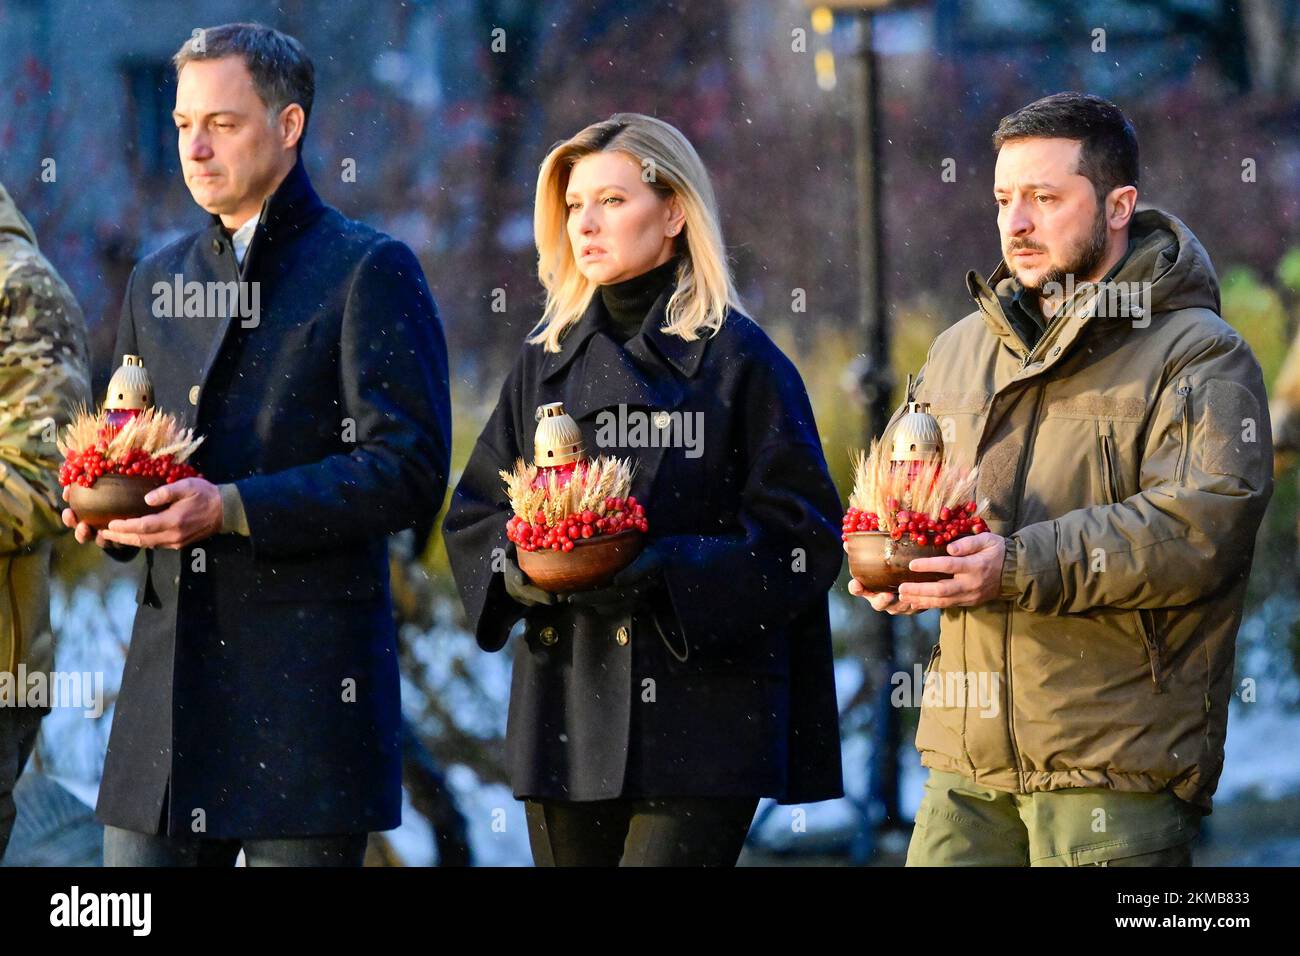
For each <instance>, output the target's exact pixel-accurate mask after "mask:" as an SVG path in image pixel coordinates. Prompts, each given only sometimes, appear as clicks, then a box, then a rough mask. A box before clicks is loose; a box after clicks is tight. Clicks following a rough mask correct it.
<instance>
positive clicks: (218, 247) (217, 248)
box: [212, 239, 221, 255]
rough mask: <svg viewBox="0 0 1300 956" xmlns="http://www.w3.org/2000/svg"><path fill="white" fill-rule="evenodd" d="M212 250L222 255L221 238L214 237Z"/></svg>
mask: <svg viewBox="0 0 1300 956" xmlns="http://www.w3.org/2000/svg"><path fill="white" fill-rule="evenodd" d="M212 251H213V252H215V253H216V254H217V255H221V240H220V239H213V240H212Z"/></svg>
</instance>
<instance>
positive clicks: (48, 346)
mask: <svg viewBox="0 0 1300 956" xmlns="http://www.w3.org/2000/svg"><path fill="white" fill-rule="evenodd" d="M88 364H89V363H88V361H87V357H86V327H85V322H84V320H83V319H82V315H81V309H80V308H79V307H78V306H77V302H76V299H74V298H73V296H72V292H71V291H70V290H69V289H68V287H67V285H65V284H64V282H63V280H62V279H60V278H59V275H58V273H57V272H55V271H54V267H53V266H51V265H50V263H49V262H48V261H47V260H46V258H45V257H44V256H43V255H41V253H40V250H39V249H38V248H37V246H36V237H35V235H34V234H33V232H32V227H31V225H30V224H29V223H28V222H27V220H26V219H24V218H23V215H22V213H20V212H19V211H18V208H17V207H16V206H15V205H14V202H13V200H12V199H10V198H9V193H8V192H6V191H5V188H4V186H2V185H0V859H2V858H3V857H4V851H5V848H6V846H7V845H8V843H9V834H10V831H11V830H12V828H13V821H14V803H13V787H14V783H15V781H16V780H17V779H18V775H19V774H20V773H21V772H22V769H23V765H24V764H25V763H26V762H27V757H28V755H29V754H30V753H31V750H32V747H33V745H34V744H35V742H36V734H37V730H38V729H39V727H40V719H41V717H42V716H44V714H45V713H47V712H48V710H49V703H50V699H49V696H48V695H49V688H50V686H51V682H50V681H49V678H48V673H49V671H50V668H52V667H53V666H54V646H53V644H54V641H53V636H52V635H51V633H50V581H49V575H50V551H51V543H50V541H51V539H52V538H53V537H54V535H56V534H60V533H62V532H63V530H64V528H63V521H62V519H61V518H60V512H61V510H62V509H61V498H60V495H59V484H58V477H57V476H58V467H59V458H58V451H57V449H56V447H55V439H56V438H57V434H58V432H59V430H61V429H62V428H63V427H64V426H65V425H66V424H67V423H68V421H69V420H70V418H71V412H72V409H73V408H74V407H75V406H76V405H78V404H80V403H85V402H88V401H89V399H90V382H89V367H88ZM38 674H45V675H47V676H46V677H45V679H44V681H43V682H41V681H40V680H39V679H34V675H38ZM32 688H36V689H37V693H35V694H33V695H31V696H29V694H28V691H29V690H30V689H32ZM42 688H43V689H42Z"/></svg>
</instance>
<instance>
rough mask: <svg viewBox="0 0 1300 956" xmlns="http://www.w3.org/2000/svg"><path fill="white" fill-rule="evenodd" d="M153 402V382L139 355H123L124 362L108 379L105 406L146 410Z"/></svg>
mask: <svg viewBox="0 0 1300 956" xmlns="http://www.w3.org/2000/svg"><path fill="white" fill-rule="evenodd" d="M152 404H153V382H151V381H150V380H149V371H148V369H146V368H145V367H144V359H142V358H141V357H140V356H138V355H123V356H122V364H121V366H119V368H118V369H117V371H116V372H114V373H113V377H112V378H111V379H109V380H108V394H107V395H106V396H105V397H104V408H105V409H106V410H108V411H119V410H125V409H133V410H135V411H144V410H145V409H146V408H148V407H149V406H151V405H152Z"/></svg>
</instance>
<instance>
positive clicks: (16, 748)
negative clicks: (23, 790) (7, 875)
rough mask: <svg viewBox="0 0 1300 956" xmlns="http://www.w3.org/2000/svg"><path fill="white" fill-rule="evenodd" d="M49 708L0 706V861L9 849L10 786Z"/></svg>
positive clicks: (13, 809)
mask: <svg viewBox="0 0 1300 956" xmlns="http://www.w3.org/2000/svg"><path fill="white" fill-rule="evenodd" d="M47 713H49V708H48V707H46V708H31V707H0V860H3V859H4V857H5V850H6V849H7V848H8V846H9V835H10V834H11V833H12V832H13V828H14V819H15V817H16V815H17V808H16V807H15V806H14V785H15V784H16V783H17V782H18V778H19V777H21V776H22V773H23V767H24V766H26V764H27V758H28V757H30V756H31V753H32V748H33V747H35V746H36V737H37V735H38V734H39V733H40V730H41V718H42V717H44V716H45V715H46V714H47Z"/></svg>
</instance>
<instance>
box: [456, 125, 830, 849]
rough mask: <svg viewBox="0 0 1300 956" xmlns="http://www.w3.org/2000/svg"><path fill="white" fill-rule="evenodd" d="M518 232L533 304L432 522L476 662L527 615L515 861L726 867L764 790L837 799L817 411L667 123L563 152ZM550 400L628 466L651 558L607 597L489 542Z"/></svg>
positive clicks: (511, 758) (689, 156) (515, 777)
mask: <svg viewBox="0 0 1300 956" xmlns="http://www.w3.org/2000/svg"><path fill="white" fill-rule="evenodd" d="M534 232H535V237H536V242H537V250H538V272H539V277H540V279H541V282H542V285H543V286H544V287H545V289H546V306H545V309H544V311H543V313H542V316H541V319H540V321H539V322H538V324H537V326H536V328H535V329H534V331H533V334H532V335H530V336H529V338H528V339H527V340H526V341H525V342H524V344H523V347H522V348H521V350H520V354H519V358H518V361H517V362H516V363H515V366H514V369H513V371H512V372H511V373H510V375H509V377H508V378H507V379H506V382H505V384H504V386H503V387H502V389H501V395H500V400H499V401H498V403H497V406H496V409H495V410H494V411H493V413H492V415H491V418H490V419H489V421H488V423H487V425H486V427H485V428H484V429H483V433H482V434H481V435H480V436H479V439H478V442H477V444H476V445H475V447H474V450H473V452H472V454H471V456H470V460H469V463H468V464H467V466H466V468H465V472H464V475H463V477H462V478H461V481H460V484H459V485H458V487H457V488H456V491H455V495H454V498H453V501H452V504H451V507H450V510H449V512H448V515H447V520H446V523H445V529H444V534H445V537H446V542H447V550H448V552H449V554H450V557H451V565H452V570H453V572H454V574H455V578H456V583H457V586H458V587H459V589H460V593H461V596H462V598H463V600H464V603H465V608H466V611H467V613H468V617H469V620H470V624H471V626H472V628H473V629H474V632H475V634H476V636H477V639H478V642H479V644H480V646H481V647H483V649H484V650H488V651H496V650H500V649H501V648H502V647H504V646H505V645H506V644H507V643H508V639H509V636H510V634H511V631H512V628H513V627H514V625H515V624H516V623H517V622H518V621H519V620H520V619H521V618H522V619H523V621H524V627H523V628H522V633H521V634H520V636H519V637H518V639H517V640H516V642H515V648H514V654H515V658H514V672H513V681H512V686H511V694H510V712H509V719H508V724H507V729H506V749H507V758H508V764H509V769H510V779H511V784H512V786H513V789H514V793H515V796H516V797H518V798H520V799H523V800H524V801H525V802H526V812H527V818H528V827H529V839H530V843H531V845H532V850H533V857H534V860H535V861H536V862H537V864H538V865H560V866H564V865H617V864H622V865H625V866H626V865H723V866H729V865H734V864H735V862H736V859H737V857H738V856H739V854H740V850H741V848H742V846H743V844H744V841H745V837H746V835H747V833H748V830H749V824H750V822H751V820H752V818H753V814H754V810H755V807H756V805H757V802H758V800H759V798H761V797H764V796H770V797H774V798H776V799H777V800H778V801H780V802H782V803H805V802H811V801H816V800H825V799H829V798H833V797H838V796H840V795H841V794H842V792H843V791H842V784H841V775H840V752H839V727H838V714H837V709H836V703H835V687H834V682H833V679H832V672H831V644H830V630H829V624H828V620H827V598H826V592H827V589H828V588H829V587H830V586H831V585H832V584H833V582H834V581H835V578H836V575H837V574H838V572H839V568H840V560H841V554H840V545H839V521H838V515H839V512H840V507H839V503H838V498H837V495H836V492H835V489H834V486H833V485H832V484H831V480H830V477H829V475H828V474H827V471H826V463H825V460H824V458H823V455H822V451H821V443H820V441H819V439H818V436H817V429H816V425H815V423H814V421H813V415H812V410H811V408H810V407H809V404H808V399H807V396H806V394H805V391H804V387H803V382H802V381H801V380H800V378H799V375H798V373H797V372H796V370H795V368H794V366H793V365H792V364H791V363H790V361H789V360H788V359H787V358H786V357H785V355H783V354H782V353H781V351H780V350H779V349H777V348H776V346H775V345H773V344H772V342H771V341H770V340H769V339H768V337H767V336H766V335H765V334H764V333H763V331H762V330H761V329H760V328H759V327H758V325H756V324H755V323H754V322H753V320H751V319H750V318H748V317H747V316H746V315H744V314H743V313H742V312H741V310H740V305H739V302H738V299H737V296H736V292H735V288H734V286H733V283H732V279H731V275H730V271H729V268H728V264H727V259H726V252H725V249H724V247H723V242H722V234H721V230H720V228H719V225H718V213H717V209H716V207H715V202H714V198H713V189H712V186H711V185H710V182H709V177H708V174H707V172H706V171H705V168H704V165H703V164H702V163H701V161H700V158H699V156H698V155H697V154H696V152H695V150H694V148H693V147H692V146H691V144H690V143H689V142H688V141H687V140H686V138H685V137H684V136H683V135H682V134H681V133H680V132H679V131H678V130H676V129H675V128H673V127H672V126H670V125H668V124H667V123H664V122H662V121H660V120H657V119H654V118H653V117H649V116H643V115H639V114H635V113H620V114H616V115H615V116H612V117H611V118H610V119H608V120H606V121H604V122H601V123H596V124H593V125H592V126H589V127H587V128H586V129H584V130H582V132H580V133H578V134H577V135H576V136H574V137H573V138H572V139H569V140H567V141H565V142H562V143H560V144H559V145H557V146H555V147H554V148H553V149H552V150H551V152H550V153H549V154H548V155H547V157H546V159H545V161H544V162H543V163H542V167H541V171H540V174H539V176H538V181H537V198H536V208H535V211H534ZM555 401H562V402H563V403H564V407H565V410H566V411H567V412H568V413H569V414H571V415H572V416H573V417H574V418H575V419H576V421H577V422H578V424H579V426H580V427H581V429H582V433H583V439H584V441H585V443H586V447H587V449H588V451H589V452H590V453H592V454H595V453H602V454H609V455H616V456H620V457H631V458H633V459H635V461H636V463H637V472H636V477H635V480H634V483H633V487H632V493H633V494H634V495H635V496H636V498H637V499H638V500H639V501H641V502H644V504H645V508H646V511H647V516H648V520H649V531H648V534H647V539H648V540H647V544H646V547H645V550H644V551H643V552H642V553H641V555H640V556H639V557H638V558H637V560H636V561H635V562H634V563H633V564H632V565H631V566H629V567H628V568H627V569H626V570H625V571H623V572H622V573H621V574H619V575H618V576H617V577H616V578H615V579H614V581H613V583H612V584H611V585H610V586H609V587H608V588H606V589H604V590H600V591H590V592H571V593H568V594H549V593H547V592H545V591H543V590H541V589H540V588H538V587H536V586H535V585H533V584H532V583H531V582H529V581H528V580H527V578H526V577H525V576H524V575H523V573H522V572H521V571H520V570H519V566H518V564H517V563H515V560H514V559H515V552H514V550H513V545H510V544H509V543H508V542H507V539H506V534H505V524H506V520H507V518H508V517H509V507H508V504H507V502H506V500H505V495H504V493H503V491H502V483H501V479H500V478H499V477H498V471H500V470H501V469H509V468H510V467H511V466H512V464H513V463H514V461H515V460H516V458H518V457H524V458H526V459H528V460H531V459H532V440H533V432H534V428H535V427H536V426H535V423H534V411H535V409H536V408H537V406H539V405H541V404H544V403H548V402H555ZM665 412H666V413H668V414H667V415H663V414H661V413H665ZM647 422H649V423H655V422H657V423H659V424H650V425H649V426H648V427H644V426H645V425H646V423H647ZM619 423H622V425H620V424H619ZM663 423H667V424H663ZM653 428H658V429H659V434H657V435H656V436H655V437H654V439H653V440H652V439H650V438H649V437H648V436H649V434H650V429H653ZM502 555H505V560H504V562H502V560H501V557H502ZM503 565H504V570H499V569H500V568H501V567H502V566H503Z"/></svg>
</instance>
